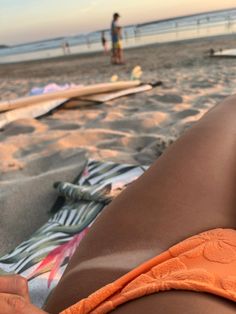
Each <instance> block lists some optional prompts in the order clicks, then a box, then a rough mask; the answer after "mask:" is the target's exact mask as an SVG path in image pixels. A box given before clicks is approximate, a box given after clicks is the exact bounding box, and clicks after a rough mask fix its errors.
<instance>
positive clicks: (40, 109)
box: [0, 98, 67, 129]
mask: <svg viewBox="0 0 236 314" xmlns="http://www.w3.org/2000/svg"><path fill="white" fill-rule="evenodd" d="M66 100H67V99H66V98H65V99H58V100H50V101H45V102H41V103H39V104H36V105H32V106H27V107H23V108H19V109H15V110H10V111H8V112H5V113H2V114H0V129H2V128H3V127H4V126H5V125H6V124H8V123H10V122H13V121H15V120H18V119H25V118H38V117H41V116H43V115H45V114H47V113H49V112H50V111H51V110H53V109H55V108H57V107H58V106H60V105H62V104H63V103H64V102H65V101H66Z"/></svg>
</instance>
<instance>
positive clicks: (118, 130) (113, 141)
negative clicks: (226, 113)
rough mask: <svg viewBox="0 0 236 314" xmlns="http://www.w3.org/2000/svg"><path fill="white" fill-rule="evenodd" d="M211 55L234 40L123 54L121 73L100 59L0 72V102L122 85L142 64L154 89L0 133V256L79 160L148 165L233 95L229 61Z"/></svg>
mask: <svg viewBox="0 0 236 314" xmlns="http://www.w3.org/2000/svg"><path fill="white" fill-rule="evenodd" d="M210 48H214V49H219V48H236V36H227V37H218V38H208V39H201V40H192V41H188V42H179V43H171V44H162V45H155V46H149V47H143V48H136V49H132V50H128V51H126V52H125V56H126V65H124V66H111V65H110V63H109V61H110V60H109V56H104V55H102V54H95V55H90V56H80V57H78V56H69V57H65V58H59V59H56V60H44V61H37V62H28V63H21V64H12V65H0V91H1V93H0V98H1V100H7V99H14V98H17V97H20V96H24V95H27V94H28V92H29V91H30V89H31V88H32V87H34V86H43V85H46V84H48V83H52V82H55V83H57V84H65V83H74V84H92V83H98V82H107V81H109V80H110V78H111V76H112V75H118V77H119V79H121V80H127V79H130V73H131V71H132V69H133V68H134V67H135V66H136V65H140V66H141V67H142V70H143V77H142V80H143V81H144V82H152V81H156V80H161V81H162V82H163V86H160V87H157V88H154V89H153V90H152V91H149V92H146V93H141V94H136V95H133V96H129V97H124V98H120V99H117V100H114V101H110V102H108V103H106V104H99V105H98V104H93V105H89V106H88V105H85V103H82V102H81V103H80V102H78V106H77V107H76V108H73V109H59V110H56V111H54V112H53V114H51V115H48V116H46V117H43V118H41V119H40V120H35V119H22V120H19V121H16V122H13V123H10V124H9V125H7V126H6V127H5V128H4V130H3V131H0V139H1V141H0V161H1V162H0V202H1V216H0V218H1V219H0V237H1V239H2V242H3V244H2V246H1V248H0V253H1V254H2V253H5V252H6V251H8V250H9V249H11V248H13V247H14V246H15V245H16V244H17V243H19V242H20V241H22V240H23V239H25V238H26V237H27V236H29V235H30V234H31V233H32V232H33V231H34V230H35V229H36V228H37V227H39V226H40V225H41V224H42V223H44V222H45V221H46V220H47V218H48V214H47V212H48V210H49V209H50V207H51V206H52V204H53V202H54V201H55V199H56V195H54V194H53V190H52V183H53V181H56V180H68V181H73V178H74V177H76V176H77V175H78V174H79V172H80V170H81V167H82V164H83V161H84V160H85V156H86V157H88V158H94V159H99V160H108V161H109V160H110V161H116V162H124V163H141V164H150V163H152V162H153V161H154V160H155V159H156V158H157V157H158V156H159V155H160V154H161V153H162V152H163V151H164V150H165V148H166V147H168V145H169V144H171V143H172V142H173V141H174V140H175V139H176V138H178V137H179V136H180V134H181V133H182V132H183V131H184V130H185V129H186V128H188V127H189V126H191V125H192V124H193V123H194V122H195V121H197V120H198V119H199V118H200V117H201V116H202V115H203V114H204V113H205V112H207V111H208V110H209V109H210V108H211V107H212V106H214V105H215V104H217V103H218V102H219V101H221V100H222V99H224V98H225V97H226V96H228V95H231V94H233V93H234V92H235V91H236V76H235V73H236V59H213V58H208V57H207V54H206V51H207V50H209V49H210ZM45 182H46V183H45ZM48 191H50V192H48ZM45 194H47V195H45ZM13 217H14V218H13ZM26 217H27V219H26ZM16 226H17V227H16ZM9 234H10V236H9Z"/></svg>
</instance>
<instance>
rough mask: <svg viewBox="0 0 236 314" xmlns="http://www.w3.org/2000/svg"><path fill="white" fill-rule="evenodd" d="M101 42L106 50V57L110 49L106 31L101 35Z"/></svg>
mask: <svg viewBox="0 0 236 314" xmlns="http://www.w3.org/2000/svg"><path fill="white" fill-rule="evenodd" d="M101 41H102V46H103V49H104V54H105V55H106V54H107V52H108V47H107V40H106V37H105V32H104V31H102V33H101Z"/></svg>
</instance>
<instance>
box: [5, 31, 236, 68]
mask: <svg viewBox="0 0 236 314" xmlns="http://www.w3.org/2000/svg"><path fill="white" fill-rule="evenodd" d="M235 36H236V35H235V34H234V33H233V34H225V35H212V36H202V37H198V38H190V39H181V40H173V41H167V42H159V43H158V42H157V43H150V44H143V45H142V44H141V45H137V46H135V47H127V48H125V51H132V50H138V49H143V48H149V47H160V46H168V45H170V46H171V45H178V44H179V45H182V44H191V43H198V42H199V41H209V40H211V41H213V42H214V41H218V40H221V39H222V40H225V39H228V40H233V41H235ZM210 48H211V47H209V49H210ZM235 48H236V43H235ZM102 54H103V51H93V52H86V53H84V52H81V53H74V54H70V55H63V56H56V57H49V58H43V59H35V60H27V61H17V62H9V63H0V67H2V66H9V65H18V64H34V63H41V62H48V61H50V62H58V61H67V60H68V61H69V60H73V59H77V58H80V57H81V58H83V57H96V56H100V55H102Z"/></svg>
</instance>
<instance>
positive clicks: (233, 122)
mask: <svg viewBox="0 0 236 314" xmlns="http://www.w3.org/2000/svg"><path fill="white" fill-rule="evenodd" d="M235 161H236V97H231V98H229V99H227V100H226V101H225V102H223V103H222V104H220V105H218V106H217V107H215V108H214V109H213V110H211V111H210V112H209V113H208V114H206V115H205V116H204V117H203V118H202V119H201V120H200V121H199V122H198V123H197V124H196V125H195V126H193V127H192V128H191V129H190V130H189V131H187V132H186V134H185V135H183V136H182V137H181V138H180V139H179V140H178V141H176V142H175V143H174V144H172V145H171V147H170V148H169V149H168V150H167V151H166V152H165V153H164V154H163V155H162V156H161V157H160V158H159V159H158V160H157V161H156V162H155V163H154V165H153V166H152V167H151V168H150V169H149V170H148V171H147V172H146V173H145V174H144V175H143V176H142V177H141V178H139V179H138V180H137V181H136V182H135V183H133V184H132V185H130V186H129V187H128V188H127V189H126V190H125V191H124V192H123V193H122V194H121V195H120V196H119V197H117V198H116V199H115V200H114V201H113V202H112V203H111V204H110V205H109V206H108V207H107V208H106V209H105V210H104V211H103V213H102V215H101V216H100V217H99V218H98V220H97V222H96V223H95V224H94V226H93V227H92V229H91V231H90V232H89V234H88V235H87V236H86V238H85V240H84V241H83V242H82V243H81V246H80V247H79V250H77V252H76V253H75V255H74V257H73V258H72V261H71V262H70V264H69V267H68V268H67V271H66V273H65V275H64V276H63V278H62V280H61V281H60V283H59V285H58V287H57V289H56V291H55V293H54V294H53V295H52V297H51V298H50V299H49V301H48V305H47V310H48V311H49V312H50V313H58V311H59V310H62V309H64V308H65V307H68V306H69V305H71V304H73V303H75V302H77V301H78V300H80V299H81V298H84V297H86V296H88V295H89V294H90V293H92V292H93V291H95V290H96V289H98V288H100V287H101V286H104V285H105V284H107V283H109V282H111V281H113V280H115V279H117V278H118V277H119V276H121V275H123V274H124V273H126V272H128V271H129V270H131V269H132V268H134V267H136V266H137V265H139V264H140V263H142V262H144V261H146V260H147V259H149V258H151V257H153V256H155V255H158V254H159V253H161V252H162V251H164V250H166V249H168V248H169V247H170V246H172V245H173V244H176V243H178V242H180V241H181V240H184V239H186V238H188V237H189V236H192V235H195V234H197V233H200V232H202V231H205V230H209V229H213V228H218V227H223V228H225V227H227V228H236V221H235V216H236V215H235V196H236V193H235V188H236V184H235V180H236V173H235V165H236V163H235ZM173 302H174V304H175V306H174V307H173ZM148 304H149V306H148ZM195 304H197V310H196V312H193V307H194V306H195ZM233 306H234V305H233V304H232V302H229V301H226V300H223V299H221V298H218V297H213V296H210V295H205V294H201V293H199V294H198V293H191V292H180V291H177V292H164V293H160V294H157V295H153V296H149V297H147V298H144V299H140V300H137V301H134V302H131V303H130V304H127V305H124V306H122V307H121V308H120V309H118V310H116V311H117V313H120V314H126V313H134V312H135V313H149V312H147V311H146V310H145V309H146V308H153V309H154V311H153V313H154V312H155V313H156V312H157V309H158V314H162V313H163V314H164V313H165V314H168V313H172V314H175V313H183V311H185V312H191V313H201V314H204V313H210V312H211V311H213V310H214V312H215V314H221V313H224V314H231V313H233ZM195 309H196V307H195ZM234 309H235V308H234ZM150 313H151V312H150Z"/></svg>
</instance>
